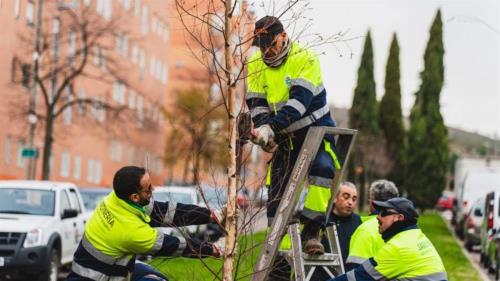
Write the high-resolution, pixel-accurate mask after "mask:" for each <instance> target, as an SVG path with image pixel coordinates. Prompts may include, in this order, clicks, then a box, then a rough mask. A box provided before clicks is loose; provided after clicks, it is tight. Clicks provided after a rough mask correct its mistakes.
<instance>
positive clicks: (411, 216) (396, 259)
mask: <svg viewBox="0 0 500 281" xmlns="http://www.w3.org/2000/svg"><path fill="white" fill-rule="evenodd" d="M373 205H374V207H375V208H376V209H377V210H379V214H378V215H377V220H378V222H379V232H380V234H382V238H383V239H384V241H385V244H384V246H383V247H382V248H381V249H380V250H379V251H378V252H377V254H375V256H374V257H372V258H370V259H368V260H367V261H365V262H364V263H363V264H361V265H360V266H358V267H356V268H355V269H353V270H351V271H349V272H347V273H346V274H343V275H341V276H338V277H336V278H334V279H330V281H347V280H349V281H352V280H394V279H398V280H399V279H404V280H419V281H441V280H448V277H447V274H446V270H445V268H444V266H443V262H442V260H441V257H440V256H439V254H438V252H437V251H436V249H435V248H434V245H432V243H431V241H430V240H429V239H428V238H427V236H425V234H424V233H422V231H421V230H420V229H419V228H418V226H417V219H418V214H417V211H416V210H415V207H414V206H413V203H412V202H411V201H410V200H408V199H406V198H403V197H395V198H392V199H389V200H387V201H385V202H384V201H374V202H373Z"/></svg>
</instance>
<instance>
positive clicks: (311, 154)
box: [252, 127, 357, 281]
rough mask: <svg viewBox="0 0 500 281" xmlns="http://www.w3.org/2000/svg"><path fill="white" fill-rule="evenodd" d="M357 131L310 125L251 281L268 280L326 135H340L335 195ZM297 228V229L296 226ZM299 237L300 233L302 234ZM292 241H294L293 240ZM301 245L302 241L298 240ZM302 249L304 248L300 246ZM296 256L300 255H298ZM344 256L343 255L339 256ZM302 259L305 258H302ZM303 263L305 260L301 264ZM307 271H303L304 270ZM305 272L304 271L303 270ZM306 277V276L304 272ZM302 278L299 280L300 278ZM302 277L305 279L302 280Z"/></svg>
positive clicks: (337, 141) (330, 205) (337, 143)
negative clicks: (339, 164) (305, 182)
mask: <svg viewBox="0 0 500 281" xmlns="http://www.w3.org/2000/svg"><path fill="white" fill-rule="evenodd" d="M356 133H357V131H356V130H352V129H344V128H336V127H311V128H309V130H308V132H307V135H306V138H305V140H304V143H303V145H302V149H301V151H300V153H299V156H298V157H297V160H296V161H295V163H294V167H293V170H292V172H291V173H290V177H289V178H288V182H287V185H286V188H285V191H284V193H283V195H282V197H281V201H280V204H279V206H278V210H277V212H276V215H275V217H274V219H273V221H272V223H271V231H270V233H269V235H268V238H267V239H266V241H265V242H264V244H263V246H262V252H261V254H260V257H259V259H258V261H257V264H256V266H255V269H254V275H253V276H252V281H264V280H266V279H267V277H268V275H269V272H270V270H272V265H273V263H274V259H275V257H276V255H277V253H278V247H279V244H280V242H281V239H282V237H283V236H284V234H285V233H286V228H287V226H288V222H289V219H290V217H291V216H292V212H293V211H294V209H295V207H296V205H297V201H298V199H299V196H300V193H301V191H302V189H303V186H302V185H301V183H303V182H304V179H305V178H306V176H307V174H308V172H309V168H310V166H311V164H312V161H313V160H314V158H315V157H316V154H317V152H318V150H319V148H320V146H321V144H322V142H323V138H324V136H325V134H330V135H334V136H336V137H337V140H336V142H335V145H336V146H339V147H337V154H338V159H339V161H340V163H341V169H339V171H336V173H335V178H334V181H333V185H332V187H331V190H332V193H331V194H332V195H333V194H334V191H335V189H336V188H337V187H338V184H339V183H340V179H341V178H342V177H343V174H344V170H345V166H346V163H347V159H349V154H350V151H351V147H352V143H353V142H354V139H355V136H356ZM331 197H332V198H330V202H329V204H328V211H327V214H326V217H327V219H328V217H329V214H330V212H331V210H332V206H333V196H331ZM297 230H298V229H297ZM299 237H300V235H299ZM292 244H293V243H292ZM296 245H298V247H299V248H300V247H301V245H300V243H298V244H297V243H296ZM299 250H300V252H301V249H299ZM295 256H297V257H298V255H297V254H295ZM340 258H341V256H340ZM299 260H303V259H302V258H300V259H299ZM302 264H303V263H302ZM299 267H300V265H299ZM303 272H304V271H303ZM301 274H302V273H301ZM301 276H304V275H301ZM297 280H299V279H297ZM302 280H303V279H302Z"/></svg>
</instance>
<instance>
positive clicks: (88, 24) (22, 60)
mask: <svg viewBox="0 0 500 281" xmlns="http://www.w3.org/2000/svg"><path fill="white" fill-rule="evenodd" d="M44 5H45V6H44V8H48V9H50V8H54V10H55V14H52V15H51V16H55V17H50V18H49V17H45V18H43V19H41V20H42V21H43V22H44V23H43V26H44V29H43V30H41V33H40V36H41V42H42V44H41V46H40V49H39V57H40V64H39V68H38V71H33V70H32V68H31V65H30V63H31V56H30V51H29V50H32V49H33V47H32V46H34V45H35V44H34V41H35V38H34V37H33V36H22V35H20V40H21V43H22V44H24V45H25V46H26V48H23V49H24V50H27V51H22V52H24V53H20V54H17V55H16V59H14V60H13V66H12V67H13V69H15V71H16V72H19V73H21V74H22V75H17V76H19V77H20V79H17V80H15V81H13V82H14V83H17V84H20V85H22V86H24V87H29V86H28V85H29V83H34V87H36V88H37V90H38V91H37V97H35V99H36V100H38V101H40V100H41V102H38V104H37V106H36V108H35V109H34V112H33V110H30V109H28V108H27V105H28V103H27V102H26V101H25V100H24V99H22V100H16V101H14V103H17V104H15V105H14V107H15V109H16V110H19V111H20V113H21V114H22V115H25V116H26V115H28V114H31V115H33V114H34V115H35V116H37V118H38V120H40V121H41V123H42V124H43V126H44V136H43V158H42V178H43V179H44V180H47V179H49V176H50V163H49V162H50V156H51V154H52V145H53V143H54V130H55V126H57V122H56V121H57V120H58V119H59V117H61V116H62V115H63V114H64V112H65V111H67V110H70V109H71V108H72V107H77V106H79V107H80V108H85V107H87V106H88V107H90V108H92V109H93V110H94V111H96V112H99V114H106V112H110V113H112V115H110V117H117V116H118V114H119V113H120V112H122V111H123V110H124V109H125V107H124V106H120V105H117V104H116V103H112V102H110V101H108V99H107V97H106V96H108V95H107V94H108V93H104V94H103V95H101V96H100V97H97V96H94V97H84V96H80V95H77V94H76V93H75V91H74V84H75V81H76V80H77V79H79V78H81V77H85V78H86V79H89V80H94V81H99V82H101V83H106V84H112V83H113V82H115V81H117V80H120V81H126V79H125V77H123V75H121V73H120V71H119V70H120V63H119V60H118V58H117V56H116V54H113V49H114V48H113V47H114V46H113V42H114V40H113V39H114V38H115V37H116V35H117V32H119V31H120V28H119V27H120V24H121V21H120V18H119V17H114V18H105V17H103V16H102V15H99V14H97V13H96V11H95V9H92V8H91V7H92V6H84V5H79V6H80V8H78V7H73V6H62V5H63V4H61V3H59V2H54V3H50V4H44ZM54 6H55V7H54ZM91 59H93V60H94V62H97V64H98V66H94V65H92V63H90V62H91ZM96 68H100V70H97V71H96ZM123 83H124V84H126V82H123Z"/></svg>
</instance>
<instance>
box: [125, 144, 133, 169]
mask: <svg viewBox="0 0 500 281" xmlns="http://www.w3.org/2000/svg"><path fill="white" fill-rule="evenodd" d="M127 164H129V165H132V164H134V147H133V146H132V145H129V146H128V149H127Z"/></svg>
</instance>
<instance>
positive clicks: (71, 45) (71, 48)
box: [68, 30, 76, 64]
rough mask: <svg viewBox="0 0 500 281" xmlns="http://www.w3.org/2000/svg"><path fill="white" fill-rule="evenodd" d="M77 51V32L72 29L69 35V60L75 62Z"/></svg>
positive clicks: (71, 62) (70, 62)
mask: <svg viewBox="0 0 500 281" xmlns="http://www.w3.org/2000/svg"><path fill="white" fill-rule="evenodd" d="M75 52H76V33H75V32H74V31H73V30H71V31H70V32H69V35H68V61H69V64H73V61H74V59H75Z"/></svg>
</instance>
